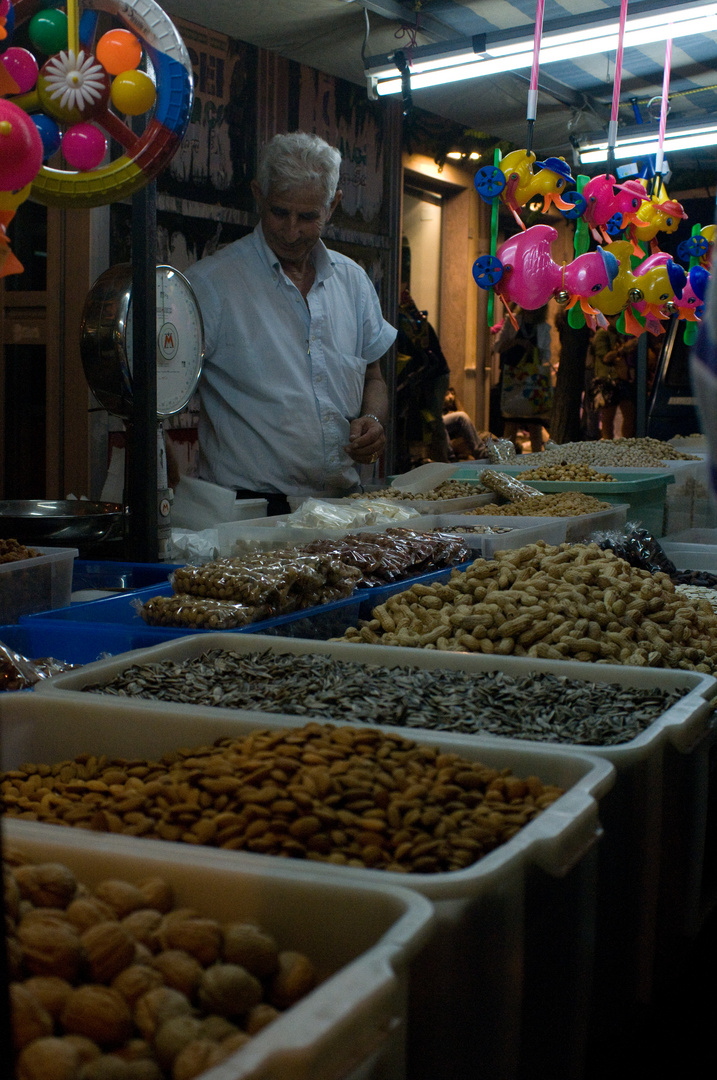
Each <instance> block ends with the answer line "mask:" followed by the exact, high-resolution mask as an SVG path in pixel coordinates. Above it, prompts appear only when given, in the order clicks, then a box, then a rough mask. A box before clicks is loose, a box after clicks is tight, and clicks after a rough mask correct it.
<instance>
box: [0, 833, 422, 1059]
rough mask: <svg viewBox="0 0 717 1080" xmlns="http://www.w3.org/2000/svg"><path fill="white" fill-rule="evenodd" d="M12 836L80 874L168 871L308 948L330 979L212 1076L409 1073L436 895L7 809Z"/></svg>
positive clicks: (175, 883)
mask: <svg viewBox="0 0 717 1080" xmlns="http://www.w3.org/2000/svg"><path fill="white" fill-rule="evenodd" d="M3 836H4V841H5V842H6V843H9V844H11V845H13V846H14V847H18V848H20V849H21V850H22V851H24V852H25V853H26V854H27V855H28V857H29V858H30V859H32V860H33V861H36V862H60V863H64V864H65V865H66V866H68V867H69V868H70V869H71V870H73V871H74V873H75V874H76V876H77V878H78V881H79V882H80V883H81V884H84V885H87V886H90V887H92V886H94V885H96V884H98V883H99V882H100V881H102V880H103V879H104V878H121V879H123V880H125V881H130V882H135V881H141V880H142V879H143V878H147V877H153V876H155V875H157V876H159V877H162V878H164V879H165V880H166V881H167V882H168V883H169V884H170V885H171V887H172V889H173V892H174V901H175V907H180V906H181V907H191V908H194V909H195V910H196V911H198V912H199V913H200V914H201V915H204V916H206V917H209V918H214V919H217V920H218V921H219V922H220V923H228V922H235V921H241V920H244V919H246V921H248V922H256V923H258V924H259V925H260V926H261V927H262V928H263V929H265V930H267V931H268V932H269V933H271V934H273V935H274V936H275V937H276V939H277V941H278V942H279V944H280V947H281V948H286V949H296V950H298V951H300V952H304V953H305V954H306V955H307V956H308V957H309V958H310V959H311V960H312V961H313V962H314V963H315V965H316V967H317V972H318V974H319V977H320V980H321V981H320V983H319V985H318V986H317V987H316V989H315V990H314V991H313V992H312V993H310V994H309V995H307V997H305V998H304V999H303V1000H302V1001H300V1002H299V1003H298V1004H297V1005H295V1006H293V1008H291V1009H289V1010H287V1011H286V1012H285V1013H284V1014H282V1016H280V1017H279V1018H277V1019H276V1020H275V1021H274V1022H273V1023H272V1024H270V1025H269V1027H267V1028H265V1029H264V1031H262V1032H260V1033H259V1034H258V1035H256V1036H255V1037H254V1038H253V1039H252V1040H251V1042H249V1043H248V1044H247V1045H246V1046H245V1047H243V1048H242V1049H241V1050H239V1051H237V1053H236V1054H234V1055H233V1056H232V1057H231V1058H229V1059H228V1060H227V1061H225V1062H224V1063H223V1064H222V1065H220V1066H218V1067H217V1068H215V1069H212V1070H211V1072H210V1073H207V1074H206V1075H207V1077H209V1076H211V1078H212V1080H269V1078H274V1077H281V1080H307V1078H308V1077H311V1078H312V1080H339V1078H341V1080H343V1078H345V1077H348V1076H351V1077H356V1078H357V1080H358V1078H359V1077H361V1078H366V1077H369V1076H370V1077H372V1078H376V1080H378V1078H381V1080H394V1078H396V1077H398V1078H400V1077H402V1076H403V1075H404V1063H405V1037H406V1018H407V987H408V967H409V962H410V960H411V958H412V957H413V956H414V955H415V953H416V952H417V951H418V950H419V949H420V947H421V946H422V944H423V943H424V942H425V940H426V938H427V937H428V936H429V934H430V927H431V924H432V920H433V912H432V909H431V905H430V904H429V903H428V902H427V901H426V900H425V899H424V898H423V897H421V896H419V895H418V894H417V893H415V892H412V891H411V890H408V889H399V888H396V887H395V886H392V885H384V886H380V887H379V886H369V885H366V884H365V883H362V882H358V881H347V880H343V881H341V880H339V879H338V878H337V877H333V878H331V879H329V878H328V877H322V878H320V877H318V876H316V875H313V874H311V873H310V872H308V871H307V868H306V867H305V866H301V865H298V866H286V865H282V864H280V863H279V860H273V861H272V863H271V865H266V864H262V865H258V864H257V863H256V862H252V863H249V862H247V861H239V860H234V859H227V858H226V857H223V856H222V854H221V853H218V852H215V851H213V850H212V849H211V848H191V849H189V848H187V847H186V846H185V848H183V849H178V847H177V845H176V844H167V843H164V842H162V841H157V843H156V844H146V843H142V841H139V840H133V839H132V838H129V837H122V836H114V835H106V834H100V833H88V832H85V831H84V830H82V829H58V828H57V827H54V826H52V825H39V824H37V823H34V822H28V821H14V820H12V819H9V818H6V819H5V821H4V824H3Z"/></svg>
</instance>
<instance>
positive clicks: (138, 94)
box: [110, 71, 157, 116]
mask: <svg viewBox="0 0 717 1080" xmlns="http://www.w3.org/2000/svg"><path fill="white" fill-rule="evenodd" d="M156 97H157V90H156V88H155V85H154V83H153V82H152V80H151V79H150V77H149V75H145V73H144V72H143V71H123V72H122V73H121V74H120V75H117V76H116V77H115V79H114V81H113V83H112V89H111V91H110V98H111V99H112V104H113V105H114V107H115V108H116V109H118V110H119V112H121V113H125V114H126V115H127V116H139V115H140V113H145V112H147V110H148V109H151V108H152V106H153V105H154V102H155V99H156Z"/></svg>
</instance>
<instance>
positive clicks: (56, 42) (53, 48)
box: [28, 8, 67, 56]
mask: <svg viewBox="0 0 717 1080" xmlns="http://www.w3.org/2000/svg"><path fill="white" fill-rule="evenodd" d="M28 33H29V35H30V41H31V42H32V44H33V45H34V46H35V48H36V49H37V50H38V51H39V52H41V53H45V55H46V56H54V54H55V53H58V52H60V50H61V49H66V48H67V15H65V13H64V11H58V9H57V8H49V9H48V10H46V11H38V12H37V14H35V15H33V17H32V18H31V19H30V25H29V26H28Z"/></svg>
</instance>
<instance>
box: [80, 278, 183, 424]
mask: <svg viewBox="0 0 717 1080" xmlns="http://www.w3.org/2000/svg"><path fill="white" fill-rule="evenodd" d="M156 282H157V283H156V305H157V418H158V419H160V420H162V419H164V418H165V417H167V416H173V415H174V414H175V413H178V412H181V411H182V409H184V408H186V406H187V405H188V404H189V401H190V399H191V397H192V394H193V393H194V391H195V390H196V387H197V383H198V382H199V376H200V375H201V371H202V361H203V359H204V325H203V323H202V313H201V311H200V309H199V304H198V303H197V299H196V297H195V295H194V290H193V289H192V286H191V285H190V284H189V282H188V281H187V279H186V278H185V277H184V275H183V274H181V273H180V272H179V270H176V269H175V268H174V267H172V266H158V267H157V279H156ZM80 348H81V354H82V363H83V366H84V369H85V376H86V378H87V381H88V383H89V384H90V388H91V390H92V392H93V394H94V395H95V397H96V398H97V400H98V401H99V403H100V405H102V406H103V407H104V408H105V409H107V410H108V412H111V413H113V414H115V415H116V416H122V417H124V418H125V419H131V418H132V414H133V411H134V397H133V389H132V363H133V356H132V267H131V266H130V265H129V264H122V265H120V266H113V267H110V269H109V270H107V271H105V273H104V274H102V275H101V276H100V277H99V278H98V279H97V281H96V282H95V284H94V285H93V286H92V289H91V290H90V293H89V295H88V298H87V301H86V303H85V311H84V315H83V319H82V330H81V343H80Z"/></svg>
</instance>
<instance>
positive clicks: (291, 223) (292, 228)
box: [284, 214, 301, 236]
mask: <svg viewBox="0 0 717 1080" xmlns="http://www.w3.org/2000/svg"><path fill="white" fill-rule="evenodd" d="M284 225H285V229H286V233H287V235H289V236H298V235H299V230H300V226H301V219H300V218H299V215H298V214H290V215H289V216H288V217H287V218H285V219H284Z"/></svg>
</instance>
